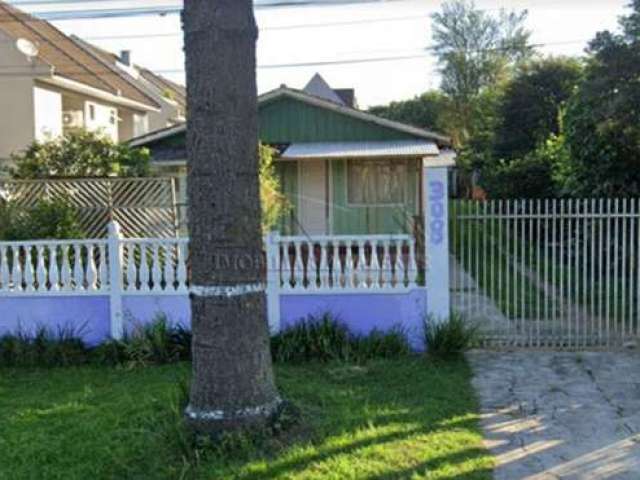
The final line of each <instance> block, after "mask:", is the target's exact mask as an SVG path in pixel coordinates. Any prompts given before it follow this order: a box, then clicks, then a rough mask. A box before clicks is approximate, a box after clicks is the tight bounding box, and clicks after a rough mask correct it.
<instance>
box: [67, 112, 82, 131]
mask: <svg viewBox="0 0 640 480" xmlns="http://www.w3.org/2000/svg"><path fill="white" fill-rule="evenodd" d="M62 125H63V126H64V128H82V127H84V115H83V113H82V110H67V111H65V112H62Z"/></svg>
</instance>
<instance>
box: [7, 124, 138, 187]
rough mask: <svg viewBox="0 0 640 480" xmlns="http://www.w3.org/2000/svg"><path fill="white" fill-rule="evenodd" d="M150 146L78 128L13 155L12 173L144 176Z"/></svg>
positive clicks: (22, 175)
mask: <svg viewBox="0 0 640 480" xmlns="http://www.w3.org/2000/svg"><path fill="white" fill-rule="evenodd" d="M149 160H150V154H149V151H148V150H147V149H136V148H132V147H130V146H129V145H127V144H116V143H114V142H113V141H111V140H110V139H108V138H106V137H104V136H103V135H100V134H99V133H94V132H88V131H77V132H75V131H74V132H70V133H67V134H65V135H63V136H61V137H59V138H56V139H53V140H48V141H46V142H34V143H32V144H31V145H30V146H29V147H28V148H27V149H26V150H25V151H24V152H23V153H21V154H18V155H14V156H13V157H12V161H13V163H14V165H15V166H14V168H13V169H12V171H11V173H12V175H13V177H14V178H18V179H35V178H79V177H110V176H121V177H142V176H146V175H148V174H149Z"/></svg>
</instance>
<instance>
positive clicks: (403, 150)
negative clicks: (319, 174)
mask: <svg viewBox="0 0 640 480" xmlns="http://www.w3.org/2000/svg"><path fill="white" fill-rule="evenodd" d="M439 153H440V149H439V148H438V146H437V145H436V144H435V142H432V141H429V140H389V141H375V142H318V143H292V144H291V145H289V146H288V147H287V148H286V150H284V152H282V154H281V157H280V158H282V159H283V160H304V159H313V158H373V157H385V158H389V157H420V156H433V155H438V154H439Z"/></svg>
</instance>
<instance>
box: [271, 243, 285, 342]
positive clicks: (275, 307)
mask: <svg viewBox="0 0 640 480" xmlns="http://www.w3.org/2000/svg"><path fill="white" fill-rule="evenodd" d="M285 254H286V252H285ZM280 268H281V262H280V234H279V233H278V232H271V233H269V235H267V292H266V293H267V318H268V320H269V330H270V331H271V333H272V334H276V333H278V332H279V331H280Z"/></svg>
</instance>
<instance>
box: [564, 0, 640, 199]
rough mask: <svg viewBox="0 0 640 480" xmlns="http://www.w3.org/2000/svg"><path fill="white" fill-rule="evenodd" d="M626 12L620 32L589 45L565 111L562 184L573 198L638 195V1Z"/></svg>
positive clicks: (639, 45) (639, 56)
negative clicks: (582, 70)
mask: <svg viewBox="0 0 640 480" xmlns="http://www.w3.org/2000/svg"><path fill="white" fill-rule="evenodd" d="M630 8H631V10H632V11H631V13H630V14H629V15H627V16H625V17H623V18H622V19H621V20H620V25H621V27H622V31H621V33H617V34H616V33H612V32H609V31H605V32H600V33H598V34H597V36H596V38H595V39H594V40H593V41H592V42H591V43H590V46H589V53H590V58H589V61H588V64H587V67H586V73H585V77H584V80H583V81H582V82H581V84H580V86H579V88H578V91H577V93H576V95H575V96H574V97H573V98H572V100H571V101H570V102H569V106H568V108H567V114H566V120H565V127H566V135H567V144H568V146H569V150H570V152H571V159H570V163H569V165H568V167H567V169H566V172H565V174H566V176H565V178H564V182H565V185H566V186H567V187H568V188H570V189H571V193H572V194H574V195H594V194H595V195H638V194H640V155H639V153H640V108H638V106H639V105H640V81H639V79H640V0H634V1H633V2H632V3H631V4H630Z"/></svg>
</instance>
